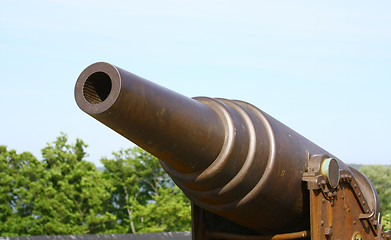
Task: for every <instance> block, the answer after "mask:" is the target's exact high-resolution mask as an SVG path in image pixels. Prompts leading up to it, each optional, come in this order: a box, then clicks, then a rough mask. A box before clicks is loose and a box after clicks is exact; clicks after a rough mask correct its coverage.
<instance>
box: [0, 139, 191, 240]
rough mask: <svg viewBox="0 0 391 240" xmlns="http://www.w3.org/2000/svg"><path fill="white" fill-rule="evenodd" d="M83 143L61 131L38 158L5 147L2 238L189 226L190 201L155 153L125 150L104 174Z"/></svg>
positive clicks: (0, 154) (1, 155) (0, 153)
mask: <svg viewBox="0 0 391 240" xmlns="http://www.w3.org/2000/svg"><path fill="white" fill-rule="evenodd" d="M86 147H87V145H86V144H85V143H84V142H83V141H82V140H80V139H77V140H76V143H75V144H69V143H68V139H67V136H66V135H65V134H62V135H61V136H59V137H58V138H57V140H56V141H55V142H53V143H52V144H48V145H47V146H46V147H45V148H43V149H42V158H43V159H42V160H41V161H39V160H37V159H36V158H35V157H34V156H33V155H32V154H31V153H29V152H24V153H21V154H17V153H16V151H15V150H7V148H6V146H0V236H20V235H66V234H98V233H142V232H163V231H184V230H190V228H191V209H190V208H191V207H190V201H189V200H188V199H187V198H186V197H185V196H184V194H183V193H182V192H181V191H180V190H179V188H178V187H176V186H175V184H174V183H173V182H172V180H171V179H170V178H169V176H168V175H167V174H166V173H165V172H164V171H163V170H162V168H161V167H160V163H159V161H158V160H157V159H156V158H155V157H154V156H152V155H150V154H148V153H147V152H145V151H143V150H142V149H140V148H138V147H135V148H132V149H128V150H121V151H118V152H116V153H113V158H112V159H108V158H103V159H101V163H102V164H103V166H104V170H101V171H99V170H97V168H96V167H95V165H94V164H93V163H91V162H88V161H86V160H85V157H86V155H87V154H86V152H85V148H86Z"/></svg>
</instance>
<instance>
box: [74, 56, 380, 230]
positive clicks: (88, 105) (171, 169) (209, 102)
mask: <svg viewBox="0 0 391 240" xmlns="http://www.w3.org/2000/svg"><path fill="white" fill-rule="evenodd" d="M75 98H76V102H77V104H78V106H79V107H80V108H81V109H82V110H83V111H85V112H86V113H87V114H89V115H90V116H92V117H93V118H95V119H97V120H98V121H100V122H102V123H103V124H105V125H107V126H108V127H110V128H111V129H113V130H114V131H116V132H118V133H119V134H121V135H122V136H124V137H125V138H127V139H129V140H130V141H132V142H134V143H135V144H137V145H139V146H140V147H142V148H144V149H145V150H146V151H148V152H150V153H151V154H153V155H155V156H156V157H158V158H159V159H160V161H161V163H162V166H163V168H164V169H165V170H166V171H167V172H168V174H169V175H170V176H171V177H172V178H173V180H174V182H175V183H176V184H177V185H178V186H179V187H180V188H181V189H182V190H183V192H184V193H185V194H186V195H187V196H188V197H189V198H190V199H191V201H192V202H193V203H194V204H195V205H197V206H198V207H200V208H202V209H205V210H207V211H210V212H212V213H214V214H217V215H219V216H222V217H223V218H225V219H228V220H230V221H232V222H235V223H237V224H240V225H242V226H244V227H246V228H249V229H252V230H255V231H257V232H260V233H285V232H292V231H300V230H305V229H309V225H310V221H309V218H310V211H309V197H308V190H307V188H306V185H305V183H304V182H303V181H302V177H303V174H304V173H305V172H306V169H307V167H308V161H309V159H310V157H311V156H312V155H316V154H323V155H327V156H329V157H330V158H333V159H336V158H335V157H334V156H332V155H331V154H330V153H328V152H326V151H325V150H323V149H321V148H320V147H318V146H317V145H315V144H314V143H312V142H310V141H309V140H307V139H306V138H304V137H302V136H301V135H299V134H298V133H296V132H295V131H293V130H292V129H290V128H288V127H287V126H285V125H284V124H282V123H280V122H279V121H277V120H276V119H274V118H273V117H271V116H269V115H268V114H266V113H264V112H263V111H261V110H259V109H258V108H256V107H254V106H253V105H251V104H249V103H246V102H243V101H236V100H227V99H215V98H208V97H196V98H192V99H191V98H188V97H186V96H183V95H180V94H178V93H176V92H173V91H171V90H168V89H166V88H164V87H161V86H159V85H157V84H154V83H152V82H150V81H148V80H145V79H143V78H141V77H138V76H136V75H134V74H132V73H129V72H127V71H125V70H123V69H121V68H118V67H116V66H113V65H111V64H108V63H103V62H99V63H95V64H92V65H91V66H89V67H87V68H86V69H85V70H84V71H83V72H82V73H81V75H80V76H79V78H78V80H77V83H76V87H75ZM335 161H336V162H337V163H338V167H339V168H340V169H346V170H347V171H349V167H347V166H346V165H345V164H343V163H342V162H341V161H340V160H338V159H336V160H335ZM355 174H359V173H358V172H357V173H355ZM376 204H377V203H375V205H376ZM376 211H378V210H376Z"/></svg>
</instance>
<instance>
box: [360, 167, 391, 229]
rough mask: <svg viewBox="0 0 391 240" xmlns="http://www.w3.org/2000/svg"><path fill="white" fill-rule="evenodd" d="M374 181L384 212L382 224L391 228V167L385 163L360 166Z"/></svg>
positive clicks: (361, 170)
mask: <svg viewBox="0 0 391 240" xmlns="http://www.w3.org/2000/svg"><path fill="white" fill-rule="evenodd" d="M360 172H362V173H363V174H364V175H365V176H367V177H368V179H369V180H370V181H371V182H372V184H373V185H374V187H375V188H376V191H377V193H378V195H379V199H380V209H381V213H382V214H383V218H382V224H383V225H384V226H385V228H387V229H388V230H391V222H390V221H391V167H388V166H384V165H364V166H362V167H361V168H360Z"/></svg>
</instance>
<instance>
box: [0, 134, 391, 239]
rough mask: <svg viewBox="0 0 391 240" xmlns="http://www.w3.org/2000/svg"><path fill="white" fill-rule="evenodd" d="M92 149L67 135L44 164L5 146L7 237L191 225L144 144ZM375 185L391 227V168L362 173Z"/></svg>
mask: <svg viewBox="0 0 391 240" xmlns="http://www.w3.org/2000/svg"><path fill="white" fill-rule="evenodd" d="M86 147H87V145H86V144H85V143H84V142H83V141H82V140H80V139H77V140H76V142H75V143H74V144H70V143H68V139H67V136H66V135H65V134H61V135H60V136H59V137H58V138H57V139H56V141H54V142H53V143H50V144H48V145H47V146H46V147H45V148H43V149H42V150H41V152H42V160H37V158H36V157H35V156H33V155H32V154H31V153H29V152H23V153H20V154H18V153H17V152H16V151H15V150H7V147H6V146H0V236H21V235H66V234H100V233H110V234H114V233H145V232H163V231H185V230H190V228H191V209H190V201H189V200H188V199H187V198H186V197H185V196H184V194H183V193H182V192H181V190H180V189H179V188H178V187H177V186H176V185H175V184H174V183H173V181H172V180H171V178H170V177H169V176H168V175H167V174H166V173H165V172H164V170H162V168H161V167H160V163H159V161H158V159H156V158H155V157H154V156H152V155H150V154H149V153H147V152H145V151H144V150H142V149H141V148H139V147H134V148H131V149H127V150H120V151H118V152H114V153H113V155H112V158H102V159H101V163H102V164H103V166H104V168H103V170H98V169H97V168H96V167H95V165H94V164H93V163H91V162H88V161H86V160H85V157H86V156H87V153H86V152H85V149H86ZM360 171H362V172H363V173H364V174H365V175H366V176H367V177H368V178H369V179H370V180H371V181H372V183H373V184H374V185H375V187H376V189H377V191H378V193H379V197H380V201H381V209H382V213H383V220H382V224H383V225H385V227H386V229H391V168H389V167H385V166H363V167H361V168H360Z"/></svg>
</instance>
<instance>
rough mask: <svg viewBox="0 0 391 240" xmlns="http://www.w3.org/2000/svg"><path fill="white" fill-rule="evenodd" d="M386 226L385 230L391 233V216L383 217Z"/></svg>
mask: <svg viewBox="0 0 391 240" xmlns="http://www.w3.org/2000/svg"><path fill="white" fill-rule="evenodd" d="M381 223H382V224H383V226H384V230H390V231H391V214H387V215H385V216H383V217H382V222H381Z"/></svg>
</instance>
